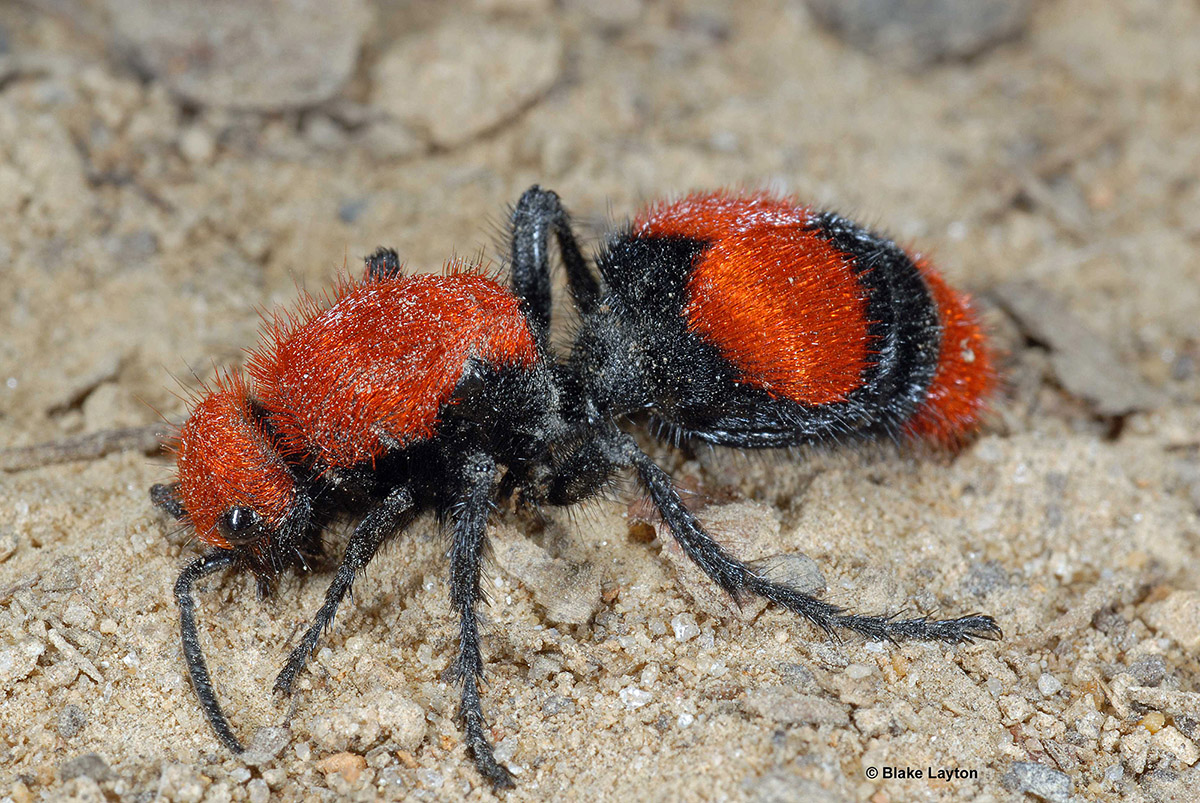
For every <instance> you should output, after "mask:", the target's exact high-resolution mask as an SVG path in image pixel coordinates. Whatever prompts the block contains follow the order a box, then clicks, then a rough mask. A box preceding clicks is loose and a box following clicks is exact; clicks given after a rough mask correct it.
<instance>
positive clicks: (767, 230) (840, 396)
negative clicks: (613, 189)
mask: <svg viewBox="0 0 1200 803" xmlns="http://www.w3.org/2000/svg"><path fill="white" fill-rule="evenodd" d="M809 224H810V212H809V210H808V209H806V208H804V207H801V206H797V205H795V204H793V203H791V202H788V201H784V200H781V199H778V198H773V197H771V196H768V195H762V194H757V195H746V196H735V195H726V194H723V193H712V194H707V195H692V196H688V197H686V198H683V199H681V200H679V201H676V202H673V203H669V204H660V205H658V206H655V207H652V208H650V209H649V210H647V211H646V212H644V213H643V214H642V215H640V216H639V217H638V218H636V219H635V221H634V223H633V234H634V236H641V237H687V238H690V239H695V240H700V241H703V242H705V243H708V247H707V248H706V249H705V251H704V252H703V254H701V256H700V257H699V258H698V259H697V260H696V263H695V264H694V265H693V268H692V272H691V274H690V277H689V279H688V284H687V300H686V303H685V305H684V315H685V316H686V317H687V321H688V329H689V330H690V331H692V332H694V333H695V334H696V335H697V336H699V337H700V338H701V339H702V340H704V341H705V342H707V343H710V344H712V345H714V346H716V347H717V349H719V350H720V352H721V354H722V355H723V356H724V357H725V359H727V360H729V362H730V363H732V364H733V365H734V366H735V367H736V368H737V370H738V371H739V373H740V374H741V377H740V381H741V382H742V383H744V384H747V385H750V386H752V387H756V388H760V389H761V390H764V391H766V392H767V393H770V394H771V395H772V396H776V397H782V398H785V399H789V400H791V401H794V402H796V403H798V404H804V405H820V404H829V403H833V402H839V401H843V400H845V398H846V397H847V395H848V394H850V393H851V392H852V391H854V390H856V389H858V388H859V387H860V386H861V385H862V377H863V372H864V371H865V370H866V368H867V367H868V366H869V365H870V364H871V351H870V341H871V336H870V332H869V328H870V323H871V322H870V321H868V320H867V292H866V290H865V289H864V288H863V286H862V285H861V284H860V283H859V281H858V279H857V278H856V277H855V275H854V272H853V269H852V258H851V257H850V256H848V255H846V254H844V253H842V252H841V251H839V250H838V249H836V248H834V247H833V246H832V245H831V244H830V243H829V242H828V241H826V240H824V239H823V238H821V237H819V236H818V235H817V234H815V233H814V232H812V231H811V230H810V229H809Z"/></svg>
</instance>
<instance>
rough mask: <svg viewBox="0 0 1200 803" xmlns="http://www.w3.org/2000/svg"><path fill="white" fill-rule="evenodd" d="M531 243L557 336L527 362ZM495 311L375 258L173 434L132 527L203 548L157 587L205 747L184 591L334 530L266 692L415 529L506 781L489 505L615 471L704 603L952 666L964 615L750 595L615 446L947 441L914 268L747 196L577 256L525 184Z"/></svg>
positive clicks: (981, 628)
mask: <svg viewBox="0 0 1200 803" xmlns="http://www.w3.org/2000/svg"><path fill="white" fill-rule="evenodd" d="M551 238H553V239H554V240H555V241H557V245H558V252H559V254H560V257H561V260H562V262H563V264H564V265H565V268H566V274H567V282H568V286H569V288H570V293H571V297H572V300H573V302H574V306H575V309H576V310H577V312H578V313H579V318H580V320H579V325H578V330H577V333H576V338H575V342H574V345H573V347H572V348H571V351H570V353H569V354H568V355H566V356H565V357H562V358H560V357H559V356H558V355H556V354H554V353H553V352H552V351H551V348H550V346H549V328H550V317H551V315H550V313H551V281H550V260H549V248H550V245H551ZM511 249H512V251H511V263H512V264H511V271H512V278H511V289H509V288H505V287H503V286H501V285H500V284H498V283H497V282H495V281H493V280H492V279H491V278H488V277H486V276H484V275H483V274H482V273H481V272H480V271H479V270H478V269H475V268H465V267H463V266H462V265H459V264H453V265H451V269H450V270H448V271H447V272H446V273H445V274H444V275H441V276H434V275H414V276H405V275H402V273H401V269H400V264H399V261H398V259H397V257H396V254H395V252H393V251H390V250H387V249H380V250H378V251H377V252H376V253H375V254H373V255H372V256H370V257H368V258H367V259H366V274H365V276H364V277H363V278H362V279H361V280H344V281H343V282H342V283H341V284H340V285H339V286H337V287H336V288H335V290H334V291H333V292H332V293H331V294H330V295H328V296H327V297H325V298H323V299H320V300H315V299H312V298H308V299H306V300H305V301H303V302H301V304H300V305H299V307H298V309H297V310H296V311H294V312H290V313H280V314H277V316H276V318H275V321H274V322H273V325H272V326H271V327H270V328H269V329H268V331H267V333H266V334H265V336H264V339H263V342H262V343H261V344H260V345H259V347H258V348H257V349H256V350H255V351H253V352H251V355H250V359H249V364H248V374H249V379H247V378H245V377H243V376H242V375H241V374H238V373H227V374H223V375H221V376H220V377H219V378H218V379H217V381H216V382H215V384H214V386H213V387H212V388H210V389H208V391H206V395H204V396H203V398H201V399H200V401H199V402H198V403H197V404H196V405H195V406H194V408H193V409H192V412H191V415H190V417H189V418H188V420H187V422H186V423H185V424H184V426H183V428H182V431H181V432H180V433H179V436H178V444H177V446H176V451H177V469H178V480H177V482H175V483H173V484H171V485H155V486H154V487H153V488H151V498H152V500H153V501H154V503H155V504H156V505H158V506H160V507H162V508H164V509H165V510H167V511H168V512H169V513H171V514H172V515H174V516H175V517H176V518H180V519H183V520H185V521H186V522H188V523H189V524H190V525H191V526H192V527H194V528H195V531H196V534H197V535H198V536H199V537H200V538H201V539H202V540H203V541H205V542H206V543H207V544H209V545H211V546H212V547H214V549H212V550H211V551H210V552H208V553H207V554H206V555H204V556H203V557H200V558H198V559H196V560H195V561H193V562H192V563H190V564H188V565H187V566H186V567H185V568H184V570H183V571H182V573H181V574H180V576H179V579H178V581H177V582H176V584H175V598H176V601H177V602H178V605H179V608H180V622H181V631H182V640H183V653H184V657H185V660H186V662H187V666H188V671H189V673H190V675H191V679H192V683H193V685H194V687H195V690H196V693H197V696H198V697H199V699H200V704H201V707H202V708H203V710H204V712H205V714H206V715H207V717H208V719H209V721H210V722H211V724H212V726H213V728H214V729H215V731H216V733H217V735H218V736H219V737H220V739H221V741H222V742H223V743H224V744H225V745H226V746H227V747H229V748H230V749H231V750H233V751H234V752H240V751H241V750H242V746H241V744H240V742H239V741H238V739H237V737H236V736H235V735H234V733H233V731H232V729H231V728H230V725H229V722H228V721H227V719H226V718H225V715H224V713H223V712H222V710H221V707H220V705H219V703H218V702H217V699H216V695H215V692H214V690H213V685H212V682H211V679H210V677H209V673H208V669H207V667H206V664H205V661H204V656H203V654H202V652H201V649H200V644H199V638H198V633H197V626H196V618H195V602H194V600H193V594H192V590H193V587H194V586H195V584H196V582H197V581H198V580H199V579H200V578H202V577H204V576H206V575H209V574H211V573H213V572H216V571H218V570H221V569H224V568H230V567H232V568H246V569H249V570H251V571H252V572H254V573H255V575H256V576H257V578H258V580H259V584H260V588H261V589H263V590H264V591H266V590H269V589H270V587H271V585H272V582H273V580H274V578H275V577H276V576H277V575H278V573H279V572H280V571H281V570H283V569H285V568H287V567H290V566H295V565H303V564H304V561H305V557H306V556H308V555H311V554H318V553H320V551H321V540H322V533H323V532H324V530H325V529H326V528H327V526H328V525H329V524H330V523H331V521H332V520H333V519H334V517H336V516H338V515H344V514H349V515H354V516H358V517H359V518H360V521H359V523H358V525H357V526H356V528H355V529H354V531H353V533H352V535H351V536H350V539H349V543H348V545H347V547H346V551H345V554H344V556H343V558H342V562H341V565H340V566H339V568H338V569H337V572H336V574H335V575H334V578H333V581H332V582H331V583H330V585H329V589H328V591H327V592H326V597H325V603H324V604H323V605H322V606H321V608H320V610H318V611H317V613H316V615H315V616H314V618H313V621H312V624H311V626H310V627H309V629H308V630H307V632H306V633H305V634H304V636H303V637H302V638H301V640H300V643H299V644H298V645H297V646H296V647H295V649H294V650H293V651H292V653H291V655H290V657H289V658H288V661H287V663H286V665H285V666H284V668H283V670H282V671H281V672H280V673H279V676H278V678H277V680H276V682H275V689H276V691H278V692H282V693H285V694H286V693H288V692H290V691H291V689H292V686H293V684H294V682H295V680H296V677H297V675H298V674H299V673H300V671H301V670H302V669H303V668H304V666H305V664H306V662H307V661H308V659H309V656H310V655H311V654H312V653H313V652H314V650H315V649H316V646H317V643H318V641H319V639H320V636H321V633H322V631H323V630H325V629H326V628H327V627H328V626H329V625H330V624H331V623H332V621H333V618H334V616H335V614H336V612H337V609H338V606H339V605H340V603H341V602H342V600H343V598H344V597H345V596H346V594H347V592H348V591H349V590H350V587H351V585H352V584H353V582H354V579H355V577H356V575H357V574H358V573H359V572H360V571H361V570H362V569H363V568H364V567H365V566H366V565H367V564H368V563H369V562H370V561H371V559H372V557H373V556H374V555H375V553H376V552H377V551H378V549H379V548H380V546H382V545H383V544H384V543H385V542H387V541H388V540H389V539H390V538H391V537H393V536H394V535H396V534H397V533H399V532H400V531H402V530H403V529H404V528H405V527H406V526H407V525H408V524H409V523H411V522H412V521H413V519H414V518H415V517H416V516H418V515H419V514H420V513H422V512H425V511H433V512H435V513H437V514H438V515H439V516H440V517H441V518H442V519H443V520H445V521H448V522H449V525H450V527H451V529H452V530H453V538H452V545H451V548H450V552H449V562H450V600H451V603H452V605H453V606H454V608H455V610H456V612H457V613H458V616H459V621H460V633H459V652H458V657H457V660H456V662H455V665H454V669H455V672H456V674H457V677H458V680H459V682H460V683H461V686H462V691H461V695H462V696H461V707H460V712H459V713H460V716H461V719H462V722H463V727H464V730H465V734H466V742H467V746H468V747H469V749H470V750H471V753H472V755H473V756H474V759H475V764H476V766H477V767H478V769H479V772H480V773H481V774H482V775H483V776H484V777H486V778H487V779H489V780H490V781H491V782H492V783H493V784H495V785H497V786H508V785H511V784H512V776H511V775H510V773H509V772H508V770H507V769H505V768H504V767H503V766H501V765H500V764H499V762H497V761H496V759H495V757H494V755H493V751H492V747H491V744H490V742H489V741H488V737H487V733H486V726H485V721H484V717H483V710H482V706H481V702H480V692H479V683H480V680H481V678H482V675H483V667H484V664H483V657H482V654H481V651H480V645H479V623H478V619H477V612H476V607H477V603H478V601H479V599H480V595H481V590H480V571H481V563H482V560H483V555H484V549H485V545H486V543H487V534H486V530H487V521H488V516H489V513H490V511H491V509H492V507H493V506H494V504H495V503H496V502H497V501H498V500H499V499H502V498H506V497H508V496H510V495H512V494H514V493H518V492H519V493H520V495H521V496H522V498H524V499H526V500H528V501H530V502H532V503H534V504H548V505H572V504H575V503H577V502H579V501H581V500H584V499H587V498H589V497H591V496H593V495H595V494H596V493H598V492H599V491H600V490H602V489H603V488H604V487H606V486H607V485H608V484H609V483H610V482H611V480H612V479H613V477H614V476H615V475H617V474H618V473H620V472H624V471H627V470H632V471H633V472H634V473H635V474H636V475H637V477H638V478H639V480H640V481H641V484H642V486H643V487H644V489H645V490H646V491H647V492H648V493H649V495H650V498H651V499H652V500H653V502H654V504H655V506H656V507H657V509H658V512H659V513H660V514H661V516H662V519H663V521H664V522H665V524H666V525H667V527H668V529H669V530H670V532H671V534H672V536H674V538H675V539H676V540H677V541H678V542H679V544H680V546H681V547H682V548H683V550H684V552H685V553H686V554H687V555H688V556H689V557H690V558H691V559H692V560H693V561H695V562H696V564H697V565H698V566H699V567H700V568H701V569H703V570H704V572H705V573H706V574H707V575H708V576H709V577H710V578H712V580H713V581H714V582H716V583H717V585H719V586H720V587H721V588H723V589H724V590H725V591H727V592H728V593H730V594H731V595H733V596H734V597H739V596H742V595H745V594H758V595H761V596H763V597H765V598H766V599H768V600H769V601H771V602H774V603H776V604H777V605H780V606H783V607H784V608H787V609H789V610H791V611H794V612H795V613H797V614H799V615H800V616H802V617H804V618H805V619H807V620H809V621H810V622H812V623H813V624H815V625H816V626H817V627H819V628H821V629H822V630H824V631H826V632H833V631H835V630H838V629H848V630H852V631H855V632H858V633H862V634H864V635H865V636H867V637H869V638H873V639H882V640H888V641H894V640H898V639H921V640H931V641H944V642H949V643H961V642H967V641H971V640H972V639H975V638H998V637H999V636H1000V629H999V627H998V626H997V625H996V622H995V621H994V620H993V619H992V618H991V617H990V616H985V615H982V614H972V615H969V616H963V617H960V618H956V619H946V620H933V619H928V618H926V617H920V618H913V619H900V618H897V617H895V616H887V615H884V616H864V615H860V614H855V613H850V612H848V611H845V610H843V609H842V608H840V607H838V606H836V605H833V604H831V603H828V602H824V601H822V600H820V599H818V598H816V597H813V596H811V595H809V594H805V593H802V592H800V591H798V590H796V589H793V588H790V587H788V586H787V585H783V584H780V583H776V582H772V581H770V580H768V579H766V578H765V577H763V576H761V575H760V574H758V573H756V572H755V571H754V570H753V569H751V568H750V567H748V566H746V565H745V564H744V563H742V562H740V561H738V560H737V559H735V558H734V557H732V556H731V555H730V554H729V553H728V552H726V551H725V550H724V549H723V548H722V547H721V546H720V545H719V544H718V543H716V542H715V541H714V540H713V539H712V538H711V537H710V536H709V535H708V534H707V533H706V532H705V531H704V529H703V527H702V526H701V525H700V523H699V522H698V521H697V519H696V518H695V517H694V516H693V515H692V513H691V512H689V510H688V508H687V507H686V506H685V504H684V503H683V501H682V499H681V498H680V495H679V493H678V491H677V490H676V489H675V487H674V485H673V483H672V480H671V477H670V476H669V475H668V474H667V473H666V472H665V471H664V470H663V469H662V468H660V467H659V466H658V465H657V464H656V463H655V462H654V461H653V460H652V459H651V458H650V457H649V456H648V455H647V454H646V453H645V452H644V451H643V450H642V449H641V447H640V446H639V445H638V443H637V441H636V440H635V439H634V437H633V436H632V435H631V434H630V433H629V432H627V431H626V428H625V427H626V426H627V425H629V424H630V423H631V421H632V420H633V418H632V417H634V416H635V415H636V414H639V413H641V414H644V415H645V416H648V417H649V419H650V420H651V421H653V422H655V423H657V424H658V431H659V433H660V434H663V435H665V436H666V437H668V438H670V439H672V440H680V439H689V440H697V441H702V442H708V443H711V444H716V445H721V446H733V447H741V448H755V449H757V448H773V447H788V446H795V445H801V444H811V443H816V444H824V443H832V442H839V441H844V440H850V439H855V438H891V439H901V438H918V439H926V440H931V441H933V442H937V443H941V444H945V445H954V444H956V443H958V442H959V441H961V440H962V439H964V438H965V437H966V436H968V435H969V434H970V433H971V432H972V431H973V430H974V429H975V428H976V427H977V425H978V423H979V420H980V417H981V415H982V414H983V412H984V410H985V408H986V405H987V403H988V401H989V398H990V396H991V394H992V393H993V391H994V388H995V384H996V380H995V376H994V372H993V368H992V360H991V357H990V353H989V350H988V346H987V343H986V341H985V338H984V335H983V333H982V331H981V328H980V326H979V324H978V322H977V321H976V319H975V317H974V314H973V313H972V311H971V309H970V307H969V304H968V302H967V300H966V298H965V297H964V296H962V295H960V294H959V293H957V292H955V291H954V290H952V289H951V288H950V287H949V286H947V285H946V284H945V282H944V281H943V280H942V278H941V277H940V276H939V275H938V274H937V273H936V272H935V271H934V270H933V269H932V268H931V267H930V266H929V265H928V264H927V263H926V262H924V261H923V260H921V259H919V258H916V257H913V256H910V255H909V254H907V253H906V252H905V251H903V250H902V249H901V248H899V247H898V246H897V245H896V244H895V243H893V242H891V241H890V240H888V239H886V238H883V237H881V236H879V235H877V234H874V233H872V232H870V231H867V230H866V229H864V228H862V227H860V226H858V225H856V224H854V223H852V222H850V221H848V220H846V219H845V218H842V217H839V216H838V215H835V214H831V213H828V212H819V211H815V210H812V209H809V208H806V207H804V206H800V205H798V204H796V203H795V202H793V201H791V200H788V199H785V198H779V197H775V196H772V195H768V194H738V193H727V192H716V193H710V194H693V195H689V196H686V197H684V198H682V199H680V200H677V201H672V202H666V203H660V204H657V205H654V206H651V207H649V208H647V209H645V210H644V211H642V212H641V213H640V214H639V215H638V216H637V217H635V218H634V220H633V222H632V223H631V224H630V225H628V226H627V227H625V228H623V229H621V230H619V231H617V232H616V233H615V234H613V235H612V236H610V238H609V239H608V240H607V242H606V243H605V244H604V245H603V247H602V248H601V249H600V252H599V254H598V255H597V257H596V259H595V266H596V268H598V273H599V275H597V274H596V273H595V272H594V271H593V269H592V267H591V266H590V265H589V263H588V261H587V260H586V259H585V258H584V256H583V254H582V252H581V250H580V248H579V245H578V242H577V240H576V238H575V235H574V232H573V230H572V225H571V220H570V218H569V216H568V214H567V213H566V211H565V210H564V208H563V206H562V204H561V202H560V200H559V198H558V196H557V195H556V194H555V193H553V192H550V191H547V190H543V189H541V188H539V187H536V186H535V187H533V188H531V189H530V190H528V191H527V192H525V194H524V195H523V196H522V197H521V199H520V200H519V202H518V203H517V205H516V207H515V208H514V209H513V211H512V217H511Z"/></svg>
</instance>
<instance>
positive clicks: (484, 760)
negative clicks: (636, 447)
mask: <svg viewBox="0 0 1200 803" xmlns="http://www.w3.org/2000/svg"><path fill="white" fill-rule="evenodd" d="M496 474H497V471H496V463H495V461H494V460H492V458H491V457H489V456H487V455H485V454H481V453H476V454H472V455H468V456H467V458H466V461H465V466H464V474H463V480H462V490H461V496H460V499H459V502H458V504H457V505H456V506H455V509H454V513H453V516H454V543H453V546H451V548H450V602H451V604H453V605H454V609H455V610H456V611H457V612H458V617H459V647H458V659H457V660H456V661H455V665H454V669H455V674H457V675H458V680H459V682H460V683H461V684H462V704H461V707H460V708H459V715H460V716H461V717H462V720H463V727H464V729H465V730H466V739H467V747H468V749H470V751H471V754H472V755H473V756H474V757H475V766H476V767H477V768H478V769H479V772H480V774H481V775H483V776H484V777H485V778H487V779H488V780H490V781H491V782H492V783H493V784H494V785H495V786H497V787H508V786H512V785H513V779H512V775H511V774H510V773H509V771H508V770H507V769H505V768H504V767H502V766H501V765H500V763H499V762H497V761H496V757H495V754H494V753H493V751H492V745H491V743H490V742H489V741H488V737H487V725H486V723H485V722H484V719H483V707H482V704H481V702H480V697H479V681H480V680H482V678H483V654H482V652H481V651H480V648H479V619H478V616H477V614H476V611H475V606H476V603H478V601H479V598H480V596H481V589H480V569H481V564H482V561H483V551H484V546H485V544H486V543H487V519H488V513H489V512H490V510H491V507H492V495H493V490H494V488H493V486H494V485H495V482H496Z"/></svg>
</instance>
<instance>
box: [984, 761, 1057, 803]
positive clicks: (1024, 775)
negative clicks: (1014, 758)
mask: <svg viewBox="0 0 1200 803" xmlns="http://www.w3.org/2000/svg"><path fill="white" fill-rule="evenodd" d="M1000 782H1001V783H1002V784H1004V787H1005V788H1006V789H1010V790H1012V791H1014V792H1018V793H1024V794H1029V795H1033V796H1034V797H1038V798H1041V799H1042V800H1045V801H1047V803H1067V801H1068V800H1070V798H1071V789H1072V786H1073V784H1072V783H1071V778H1070V777H1069V776H1068V775H1066V774H1065V773H1063V772H1059V771H1058V770H1056V769H1052V768H1050V767H1047V766H1046V765H1044V764H1038V763H1036V762H1033V761H1018V762H1016V763H1015V764H1013V765H1012V767H1010V768H1009V770H1008V772H1006V773H1004V776H1003V777H1002V778H1001V779H1000Z"/></svg>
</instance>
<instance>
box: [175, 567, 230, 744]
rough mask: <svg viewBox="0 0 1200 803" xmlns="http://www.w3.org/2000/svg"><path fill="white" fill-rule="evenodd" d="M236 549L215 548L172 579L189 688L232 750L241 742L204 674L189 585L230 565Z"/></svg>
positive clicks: (194, 610)
mask: <svg viewBox="0 0 1200 803" xmlns="http://www.w3.org/2000/svg"><path fill="white" fill-rule="evenodd" d="M237 560H238V556H237V553H235V552H232V551H230V550H225V549H219V550H216V551H213V552H209V553H208V554H207V555H205V556H204V557H201V558H197V559H196V560H194V561H192V562H191V563H189V564H188V565H187V566H186V567H184V569H183V571H182V572H180V573H179V579H178V580H176V581H175V604H176V605H178V606H179V632H180V634H181V636H182V639H183V660H184V661H185V662H186V663H187V668H188V675H189V676H190V677H191V679H192V688H194V689H195V690H196V696H197V697H198V698H199V699H200V709H201V710H202V711H204V714H205V716H207V717H208V721H209V724H211V725H212V728H213V730H214V731H216V732H217V738H219V739H220V740H221V744H223V745H225V746H226V747H228V748H229V749H230V750H232V751H233V752H234V753H241V752H242V750H243V748H242V743H241V742H239V741H238V739H237V737H236V736H234V735H233V729H232V728H230V727H229V720H228V719H226V718H225V713H224V712H223V711H221V704H220V703H218V702H217V693H216V691H215V690H214V689H213V685H212V678H210V677H209V675H208V664H206V663H205V662H204V651H203V650H202V649H201V648H200V634H199V632H197V630H196V600H195V599H194V598H193V597H192V586H194V585H195V584H196V581H197V580H199V579H200V578H202V577H206V576H207V575H210V574H212V573H213V572H216V571H220V570H221V569H224V568H227V567H229V566H233V565H234V564H235V563H237Z"/></svg>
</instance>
